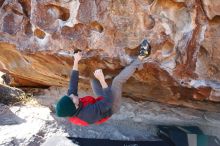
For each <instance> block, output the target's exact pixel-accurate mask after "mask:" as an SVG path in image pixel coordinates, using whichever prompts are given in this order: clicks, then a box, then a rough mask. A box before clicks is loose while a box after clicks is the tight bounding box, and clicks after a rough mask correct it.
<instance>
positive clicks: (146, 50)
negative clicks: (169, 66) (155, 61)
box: [138, 39, 151, 60]
mask: <svg viewBox="0 0 220 146" xmlns="http://www.w3.org/2000/svg"><path fill="white" fill-rule="evenodd" d="M150 54H151V46H150V44H149V42H148V41H147V39H144V40H143V42H142V43H141V48H140V51H139V56H138V58H139V59H140V60H143V59H144V58H146V57H148V56H150Z"/></svg>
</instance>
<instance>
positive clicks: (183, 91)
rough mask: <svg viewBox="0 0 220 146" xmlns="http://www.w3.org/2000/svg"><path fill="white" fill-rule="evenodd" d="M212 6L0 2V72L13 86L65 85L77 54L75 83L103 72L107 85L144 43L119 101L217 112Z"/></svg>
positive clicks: (95, 0)
mask: <svg viewBox="0 0 220 146" xmlns="http://www.w3.org/2000/svg"><path fill="white" fill-rule="evenodd" d="M219 6H220V4H219V0H215V1H211V0H202V1H200V0H89V1H86V0H56V1H53V0H18V1H14V0H2V1H0V24H1V25H0V70H1V71H3V72H6V73H7V74H10V76H12V78H11V81H12V82H11V84H12V85H15V86H32V87H48V86H66V85H67V84H68V80H69V74H70V70H71V66H72V64H73V59H72V57H71V56H72V54H73V51H74V50H76V49H80V50H83V52H84V57H83V60H82V61H81V62H80V64H81V65H80V75H81V78H82V79H86V78H88V77H91V76H92V73H93V71H94V70H95V69H96V68H102V69H103V70H104V73H105V74H106V75H108V76H109V77H110V80H111V79H113V77H115V76H116V75H117V74H118V73H119V72H120V71H121V70H122V69H123V68H124V67H125V66H126V65H127V64H128V63H129V62H130V61H131V60H132V58H135V57H136V56H137V54H138V49H139V45H140V43H141V42H142V40H143V39H144V38H147V39H148V40H149V41H150V43H151V45H152V48H153V50H152V55H151V59H150V61H147V62H146V63H145V64H144V65H143V69H142V70H139V71H137V72H135V74H134V75H133V77H132V78H131V79H129V81H128V82H127V83H126V84H125V86H124V91H125V92H124V93H125V95H126V96H129V97H132V98H134V99H137V100H138V99H143V100H152V101H159V102H163V103H169V104H175V105H184V106H188V107H193V108H199V109H205V110H215V111H216V110H219V109H220V108H219V106H220V105H219V104H218V103H217V102H218V101H220V68H219V64H220V57H219V56H220V49H218V47H219V46H220V44H219V42H220V40H219V39H220V35H219V34H220V17H219V14H220V9H219ZM81 82H82V83H84V86H85V87H86V86H88V85H87V84H86V83H87V82H88V81H86V80H81ZM209 101H213V102H209Z"/></svg>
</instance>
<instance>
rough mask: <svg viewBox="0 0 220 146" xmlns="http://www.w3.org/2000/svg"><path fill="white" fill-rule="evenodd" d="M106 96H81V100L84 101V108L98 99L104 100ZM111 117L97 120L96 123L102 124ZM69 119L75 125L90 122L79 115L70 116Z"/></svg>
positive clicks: (84, 124)
mask: <svg viewBox="0 0 220 146" xmlns="http://www.w3.org/2000/svg"><path fill="white" fill-rule="evenodd" d="M103 99H104V98H103V97H102V96H100V97H98V98H94V97H92V96H85V97H83V98H80V99H79V100H80V102H81V103H82V108H84V107H86V106H87V105H89V104H94V103H96V102H97V101H100V100H103ZM109 118H110V117H106V118H103V119H101V120H99V121H97V122H95V124H102V123H104V122H106V121H107V120H108V119H109ZM69 121H70V122H71V123H73V124H75V125H79V126H88V125H89V124H88V123H87V122H86V121H83V120H81V119H80V118H78V117H77V116H74V117H71V118H69Z"/></svg>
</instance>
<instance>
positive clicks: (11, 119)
mask: <svg viewBox="0 0 220 146" xmlns="http://www.w3.org/2000/svg"><path fill="white" fill-rule="evenodd" d="M23 122H26V120H24V119H21V118H20V117H18V116H17V115H15V114H14V113H13V112H12V111H11V110H10V109H9V107H8V106H6V105H4V104H1V103H0V126H3V125H15V124H21V123H23Z"/></svg>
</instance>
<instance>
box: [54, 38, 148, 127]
mask: <svg viewBox="0 0 220 146" xmlns="http://www.w3.org/2000/svg"><path fill="white" fill-rule="evenodd" d="M150 53H151V46H150V44H149V43H148V41H147V40H144V41H143V42H142V43H141V47H140V52H139V55H138V57H137V59H135V60H134V61H133V62H132V63H131V64H130V65H129V66H127V67H126V68H124V69H123V70H122V71H121V73H120V74H119V75H117V76H116V77H115V78H114V80H113V81H112V85H111V87H109V86H108V84H107V83H106V81H105V78H104V74H103V72H102V70H101V69H97V70H96V71H95V72H94V76H95V78H96V79H92V80H91V86H92V89H93V92H94V93H95V95H96V96H97V98H94V97H92V96H85V97H83V98H79V97H78V80H79V71H78V62H79V61H80V59H81V57H82V53H81V52H77V53H75V54H74V65H73V69H72V73H71V79H70V83H69V89H68V92H67V95H65V96H63V97H61V98H60V99H59V101H58V102H57V104H56V115H57V116H58V117H68V119H69V121H70V122H72V123H73V124H76V125H80V126H88V125H90V124H101V123H103V122H105V121H107V120H108V119H109V118H110V117H111V115H112V114H113V113H116V112H117V111H118V110H119V108H120V104H121V96H122V85H123V83H125V82H126V81H127V80H128V79H129V78H130V77H131V76H132V75H133V73H134V72H135V70H136V69H137V68H138V67H139V66H140V65H142V64H143V60H144V58H146V57H148V56H149V55H150Z"/></svg>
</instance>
